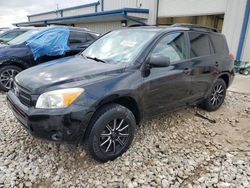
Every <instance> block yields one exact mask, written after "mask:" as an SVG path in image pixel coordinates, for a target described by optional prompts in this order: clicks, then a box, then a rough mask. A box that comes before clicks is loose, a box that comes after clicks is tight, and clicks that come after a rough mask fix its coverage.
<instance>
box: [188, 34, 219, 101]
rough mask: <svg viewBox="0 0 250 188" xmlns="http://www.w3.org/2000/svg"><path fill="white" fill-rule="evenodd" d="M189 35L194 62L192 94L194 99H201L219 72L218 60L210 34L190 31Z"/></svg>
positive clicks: (191, 56)
mask: <svg viewBox="0 0 250 188" xmlns="http://www.w3.org/2000/svg"><path fill="white" fill-rule="evenodd" d="M188 36H189V44H190V63H191V64H192V87H191V95H192V97H193V99H199V98H202V97H204V95H205V94H206V92H207V91H208V89H209V88H210V86H211V84H212V82H213V79H214V77H215V74H217V69H216V66H217V62H216V59H215V52H214V49H213V48H212V43H211V39H210V37H209V34H207V33H201V32H188Z"/></svg>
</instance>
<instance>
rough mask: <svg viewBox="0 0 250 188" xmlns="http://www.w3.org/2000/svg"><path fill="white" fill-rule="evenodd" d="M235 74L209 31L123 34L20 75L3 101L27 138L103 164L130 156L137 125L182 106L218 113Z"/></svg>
mask: <svg viewBox="0 0 250 188" xmlns="http://www.w3.org/2000/svg"><path fill="white" fill-rule="evenodd" d="M233 67H234V64H233V60H232V57H231V56H230V55H229V51H228V47H227V43H226V40H225V37H224V36H223V35H222V34H220V33H217V32H215V31H213V30H212V29H208V28H203V27H199V26H185V25H183V26H171V27H137V28H128V29H122V30H116V31H112V32H110V33H108V34H106V35H104V36H102V37H101V38H99V39H98V40H96V41H95V42H94V43H93V44H92V45H90V46H89V47H88V48H87V49H86V50H85V51H84V52H83V53H82V54H81V55H77V56H75V57H67V58H63V59H60V60H57V61H52V62H49V63H45V64H41V65H38V66H36V67H33V68H30V69H28V70H25V71H23V72H22V73H20V74H18V75H17V76H16V78H15V85H14V89H13V90H11V91H9V92H8V95H7V99H8V102H9V106H10V108H11V109H12V111H13V113H14V115H15V116H16V118H17V119H18V120H19V121H20V122H21V124H22V125H23V126H24V127H25V128H26V129H27V130H28V131H29V132H30V133H31V134H32V135H34V136H37V137H40V138H45V139H48V140H52V141H66V142H70V143H76V144H78V143H80V144H83V145H84V146H86V147H87V149H88V151H89V152H90V154H91V155H92V156H93V157H94V158H95V159H97V160H100V161H108V160H113V159H115V158H116V157H118V156H119V155H121V154H122V153H124V152H125V151H126V150H127V149H128V147H129V145H130V144H131V142H132V140H133V137H134V131H135V128H136V125H138V124H139V123H140V122H141V121H142V119H143V118H148V117H151V116H154V115H158V114H160V113H163V112H166V111H170V110H174V109H176V108H180V107H183V106H186V105H196V104H201V105H202V106H203V107H204V108H205V109H207V110H208V111H214V110H217V109H218V108H219V107H220V106H221V105H222V103H223V101H224V98H225V96H226V90H227V88H228V86H229V85H230V84H231V82H232V80H233V78H234V69H233Z"/></svg>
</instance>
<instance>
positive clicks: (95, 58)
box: [86, 56, 106, 63]
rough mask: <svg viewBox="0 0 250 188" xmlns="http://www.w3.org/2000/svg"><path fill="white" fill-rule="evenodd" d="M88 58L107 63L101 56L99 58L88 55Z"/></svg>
mask: <svg viewBox="0 0 250 188" xmlns="http://www.w3.org/2000/svg"><path fill="white" fill-rule="evenodd" d="M86 58H88V59H92V60H94V61H98V62H102V63H106V61H104V60H102V59H99V58H97V57H89V56H86Z"/></svg>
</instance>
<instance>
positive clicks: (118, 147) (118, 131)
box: [87, 104, 136, 162]
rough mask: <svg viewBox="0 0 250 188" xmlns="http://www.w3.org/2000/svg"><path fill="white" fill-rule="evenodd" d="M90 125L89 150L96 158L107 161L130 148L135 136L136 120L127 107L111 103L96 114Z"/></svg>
mask: <svg viewBox="0 0 250 188" xmlns="http://www.w3.org/2000/svg"><path fill="white" fill-rule="evenodd" d="M90 126H91V130H90V133H89V137H88V140H87V147H88V151H89V153H90V154H91V155H92V156H93V158H95V159H96V160H98V161H101V162H106V161H109V160H114V159H116V158H117V157H118V156H120V155H122V154H123V153H124V152H125V151H126V150H127V149H128V148H129V146H130V144H131V143H132V141H133V138H134V132H135V127H136V121H135V117H134V115H133V113H132V112H131V111H130V110H129V109H127V108H126V107H124V106H121V105H119V104H110V105H106V106H104V107H102V108H101V109H100V110H99V111H98V112H97V113H96V114H95V115H94V118H93V120H92V121H91V123H90Z"/></svg>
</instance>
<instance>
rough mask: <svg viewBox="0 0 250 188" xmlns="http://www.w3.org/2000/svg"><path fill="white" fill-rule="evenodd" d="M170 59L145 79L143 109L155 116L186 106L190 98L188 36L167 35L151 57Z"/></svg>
mask: <svg viewBox="0 0 250 188" xmlns="http://www.w3.org/2000/svg"><path fill="white" fill-rule="evenodd" d="M152 54H157V55H162V56H166V57H169V58H170V66H168V67H153V68H151V69H150V74H149V76H147V77H146V78H145V79H144V83H145V88H147V89H146V91H145V92H144V97H143V100H144V102H143V103H144V106H145V107H144V109H145V112H144V113H145V114H146V115H147V116H151V115H156V114H159V113H162V112H164V111H168V110H172V109H173V108H177V107H180V106H183V105H185V104H186V102H187V101H188V100H189V98H190V84H191V67H190V66H191V65H190V61H189V60H188V43H187V36H186V33H184V32H172V33H169V34H166V35H165V36H164V37H162V38H161V39H160V41H159V42H158V43H157V44H156V46H155V48H154V49H153V50H152V52H151V54H150V55H152Z"/></svg>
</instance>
